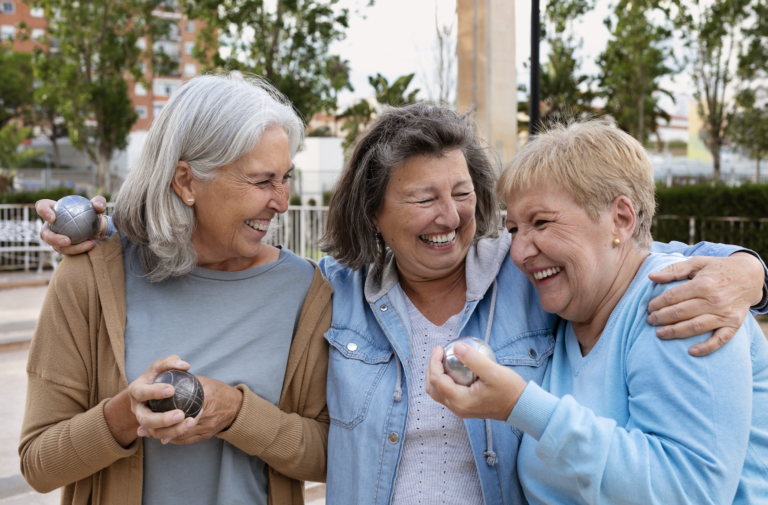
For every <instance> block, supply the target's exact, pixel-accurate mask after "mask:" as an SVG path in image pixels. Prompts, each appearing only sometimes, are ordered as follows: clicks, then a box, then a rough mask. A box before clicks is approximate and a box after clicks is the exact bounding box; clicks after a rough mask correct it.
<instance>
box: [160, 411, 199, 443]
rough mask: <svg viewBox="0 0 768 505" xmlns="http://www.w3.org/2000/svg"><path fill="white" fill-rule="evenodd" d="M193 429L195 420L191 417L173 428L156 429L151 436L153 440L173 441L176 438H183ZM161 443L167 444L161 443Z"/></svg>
mask: <svg viewBox="0 0 768 505" xmlns="http://www.w3.org/2000/svg"><path fill="white" fill-rule="evenodd" d="M194 427H195V420H194V419H193V418H191V417H188V418H186V419H184V421H183V422H180V423H178V424H175V425H173V426H169V427H167V428H158V429H156V430H154V433H153V435H154V438H159V439H161V440H164V439H174V438H178V437H182V438H183V437H185V435H186V434H187V433H189V432H190V430H192V429H193V428H194ZM163 443H168V442H163Z"/></svg>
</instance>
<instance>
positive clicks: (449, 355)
mask: <svg viewBox="0 0 768 505" xmlns="http://www.w3.org/2000/svg"><path fill="white" fill-rule="evenodd" d="M456 344H466V345H468V346H470V347H472V348H473V349H476V350H478V351H480V354H482V355H483V356H485V357H487V358H490V359H491V360H493V362H494V363H497V361H496V355H495V354H494V353H493V349H491V346H489V345H488V344H486V343H485V342H483V341H482V340H480V339H479V338H475V337H459V338H457V339H455V340H451V341H450V342H448V343H447V344H445V347H443V351H444V352H443V368H444V369H445V374H446V375H447V376H448V377H450V378H451V379H453V382H455V383H456V384H460V385H462V386H471V385H472V383H473V382H475V381H476V380H477V375H475V374H474V373H473V372H472V370H470V369H469V368H467V367H466V366H464V365H463V364H462V363H461V361H459V358H457V357H456V355H455V354H453V348H454V347H455V346H456Z"/></svg>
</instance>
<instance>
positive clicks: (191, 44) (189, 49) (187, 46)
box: [184, 42, 195, 54]
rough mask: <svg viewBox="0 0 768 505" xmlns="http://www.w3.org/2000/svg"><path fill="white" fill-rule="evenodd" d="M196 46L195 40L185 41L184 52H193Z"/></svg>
mask: <svg viewBox="0 0 768 505" xmlns="http://www.w3.org/2000/svg"><path fill="white" fill-rule="evenodd" d="M194 48H195V43H194V42H184V54H192V50H193V49H194Z"/></svg>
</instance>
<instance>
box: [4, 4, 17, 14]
mask: <svg viewBox="0 0 768 505" xmlns="http://www.w3.org/2000/svg"><path fill="white" fill-rule="evenodd" d="M2 9H3V14H14V13H15V12H16V6H15V5H13V2H3V5H2Z"/></svg>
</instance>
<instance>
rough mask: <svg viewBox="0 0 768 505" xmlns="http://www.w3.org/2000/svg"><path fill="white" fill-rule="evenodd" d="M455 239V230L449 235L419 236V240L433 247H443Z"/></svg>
mask: <svg viewBox="0 0 768 505" xmlns="http://www.w3.org/2000/svg"><path fill="white" fill-rule="evenodd" d="M455 238H456V230H453V231H451V232H450V233H443V234H436V235H419V239H420V240H421V241H422V242H424V243H425V244H427V245H431V246H433V247H444V246H447V245H448V244H450V243H451V242H453V240H454V239H455Z"/></svg>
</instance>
